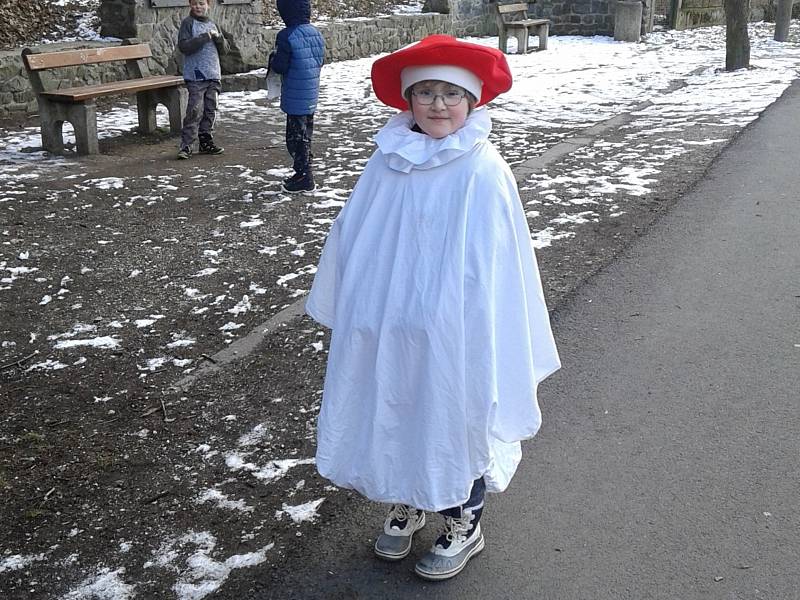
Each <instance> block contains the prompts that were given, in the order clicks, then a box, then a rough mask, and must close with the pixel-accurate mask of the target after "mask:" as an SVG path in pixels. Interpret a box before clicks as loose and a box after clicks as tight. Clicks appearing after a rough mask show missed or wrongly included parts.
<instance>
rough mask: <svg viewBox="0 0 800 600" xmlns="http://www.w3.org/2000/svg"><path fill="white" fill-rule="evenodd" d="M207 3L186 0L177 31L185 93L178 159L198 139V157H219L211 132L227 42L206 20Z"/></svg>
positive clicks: (190, 149) (186, 153) (204, 0)
mask: <svg viewBox="0 0 800 600" xmlns="http://www.w3.org/2000/svg"><path fill="white" fill-rule="evenodd" d="M209 1H210V0H189V7H190V11H189V16H188V17H186V18H185V19H184V20H183V22H182V23H181V28H180V30H179V31H178V50H180V51H181V53H182V54H183V55H184V63H183V78H184V80H185V81H186V88H187V89H188V90H189V101H188V104H187V107H186V117H185V118H184V120H183V130H182V131H181V146H180V151H179V152H178V158H179V159H187V158H190V157H191V156H192V145H193V144H194V142H195V140H197V139H198V138H199V141H200V153H201V154H222V152H223V149H222V148H220V147H219V146H217V145H216V144H214V138H213V137H212V132H213V130H214V121H215V120H216V117H217V100H218V97H219V93H220V91H221V85H220V81H221V80H222V68H221V67H220V64H219V57H220V55H221V54H227V53H228V50H229V49H230V45H229V44H228V40H226V39H225V37H223V35H222V34H221V33H220V32H219V29H217V26H216V24H215V23H214V22H213V21H212V20H211V19H209V18H208V8H209Z"/></svg>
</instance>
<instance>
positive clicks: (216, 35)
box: [208, 29, 220, 40]
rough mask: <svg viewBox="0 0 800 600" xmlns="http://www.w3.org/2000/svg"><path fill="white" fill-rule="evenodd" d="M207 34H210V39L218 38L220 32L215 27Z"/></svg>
mask: <svg viewBox="0 0 800 600" xmlns="http://www.w3.org/2000/svg"><path fill="white" fill-rule="evenodd" d="M208 35H210V36H211V39H212V40H218V39H219V38H220V33H219V31H217V30H216V29H214V30H213V31H209V32H208Z"/></svg>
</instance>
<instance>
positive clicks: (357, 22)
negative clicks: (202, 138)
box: [0, 0, 494, 118]
mask: <svg viewBox="0 0 800 600" xmlns="http://www.w3.org/2000/svg"><path fill="white" fill-rule="evenodd" d="M447 1H448V12H446V13H423V14H406V15H392V16H387V17H381V18H377V19H348V20H341V21H325V22H321V23H317V24H316V25H317V27H318V28H319V29H320V31H321V32H322V35H323V37H324V38H325V44H326V60H327V61H329V62H330V61H337V60H348V59H353V58H361V57H364V56H369V55H372V54H378V53H382V52H391V51H394V50H397V49H398V48H400V47H402V46H405V45H406V44H410V43H412V42H414V41H417V40H419V39H421V38H423V37H425V36H427V35H431V34H433V33H448V34H451V35H456V36H481V35H491V30H492V28H493V27H494V24H493V22H490V21H489V20H488V18H487V15H486V11H485V10H484V7H483V3H484V0H447ZM476 1H477V9H476ZM100 10H101V15H102V19H103V20H102V29H101V35H103V36H105V37H118V38H127V37H136V38H138V39H139V40H141V41H145V42H148V43H150V45H151V48H152V49H153V58H152V59H150V64H149V66H150V70H151V72H152V73H153V74H159V73H177V72H179V68H180V62H181V61H180V53H178V52H176V50H175V44H176V38H177V32H178V28H179V26H180V22H181V20H182V19H183V18H184V17H185V16H186V14H187V11H186V8H185V7H181V8H172V7H166V8H151V7H150V0H102V3H101V8H100ZM211 17H212V19H214V21H215V22H216V23H217V24H218V26H219V28H220V30H221V31H222V32H223V34H224V35H226V36H227V37H228V39H229V40H231V42H232V47H233V51H232V53H231V54H230V55H229V56H228V57H226V58H224V59H223V65H222V66H223V73H225V74H235V73H243V72H247V71H251V70H253V69H258V68H262V67H264V66H265V65H266V61H267V56H268V55H269V52H270V51H271V50H272V48H273V47H274V45H275V36H276V35H277V34H278V31H279V30H280V29H279V28H274V27H265V26H263V25H261V1H260V0H255V1H254V2H253V3H252V4H229V5H225V4H216V5H215V6H214V7H213V8H212V12H211ZM117 43H118V42H117ZM109 45H116V43H114V42H72V43H62V44H47V45H46V46H40V47H39V49H41V50H46V51H54V50H65V49H74V48H89V47H98V46H109ZM51 73H53V78H54V79H53V85H54V86H55V87H69V86H72V85H83V84H92V83H99V82H101V81H114V80H116V79H121V78H124V77H125V70H124V66H123V65H122V64H116V63H105V64H102V65H85V66H80V67H76V68H71V69H59V70H55V71H51ZM226 81H227V82H229V85H227V86H226ZM240 86H241V78H238V79H237V78H236V77H225V78H224V80H223V88H224V89H241V88H240ZM0 90H2V92H0V118H4V117H8V116H10V115H11V114H12V113H25V112H27V113H34V112H36V110H37V105H36V99H35V97H34V94H33V92H32V91H31V89H30V85H29V83H28V78H27V75H26V74H25V70H24V68H23V66H22V60H21V57H20V52H19V51H12V52H0Z"/></svg>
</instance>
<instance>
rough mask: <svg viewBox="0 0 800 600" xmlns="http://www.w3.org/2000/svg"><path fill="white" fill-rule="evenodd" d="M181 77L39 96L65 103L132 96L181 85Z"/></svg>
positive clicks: (100, 86) (102, 84) (62, 90)
mask: <svg viewBox="0 0 800 600" xmlns="http://www.w3.org/2000/svg"><path fill="white" fill-rule="evenodd" d="M183 83H184V81H183V77H181V76H179V75H154V76H152V77H145V78H143V79H129V80H127V81H112V82H109V83H101V84H98V85H87V86H83V87H73V88H63V89H60V90H53V91H50V92H44V93H43V94H41V95H42V96H44V97H46V98H50V99H51V100H57V101H58V100H61V101H67V102H80V101H83V100H90V99H92V98H99V97H101V96H113V95H116V94H134V93H136V92H144V91H146V90H155V89H158V88H164V87H172V86H175V85H183Z"/></svg>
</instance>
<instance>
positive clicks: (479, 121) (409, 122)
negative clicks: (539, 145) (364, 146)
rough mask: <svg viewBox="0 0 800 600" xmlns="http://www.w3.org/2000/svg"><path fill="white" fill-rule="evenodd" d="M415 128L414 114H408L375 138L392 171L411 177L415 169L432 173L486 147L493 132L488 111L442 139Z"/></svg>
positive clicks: (481, 111)
mask: <svg viewBox="0 0 800 600" xmlns="http://www.w3.org/2000/svg"><path fill="white" fill-rule="evenodd" d="M413 126H414V117H413V116H412V114H411V111H405V112H402V113H399V114H397V115H395V116H393V117H392V118H391V119H389V122H388V123H386V125H384V126H383V128H382V129H381V130H380V131H379V132H378V133H377V135H376V136H375V143H376V144H377V145H378V149H379V150H380V151H381V153H382V154H383V156H384V158H385V159H386V165H387V166H388V167H389V168H390V169H393V170H395V171H402V172H404V173H409V172H410V171H411V170H412V169H432V168H433V167H438V166H440V165H443V164H446V163H449V162H450V161H452V160H455V159H456V158H458V157H460V156H463V155H464V154H466V153H467V152H469V151H470V150H472V149H473V148H474V147H475V146H477V145H478V144H482V143H484V142H485V141H486V140H487V139H488V137H489V132H490V131H491V130H492V120H491V119H490V118H489V113H488V111H487V110H486V109H485V108H478V109H476V110H473V111H472V113H470V115H469V116H468V117H467V120H466V121H465V123H464V126H463V127H461V129H459V130H458V131H456V132H454V133H451V134H450V135H448V136H446V137H443V138H440V139H435V138H432V137H431V136H429V135H427V134H425V133H417V132H416V131H412V130H411V127H413Z"/></svg>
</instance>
